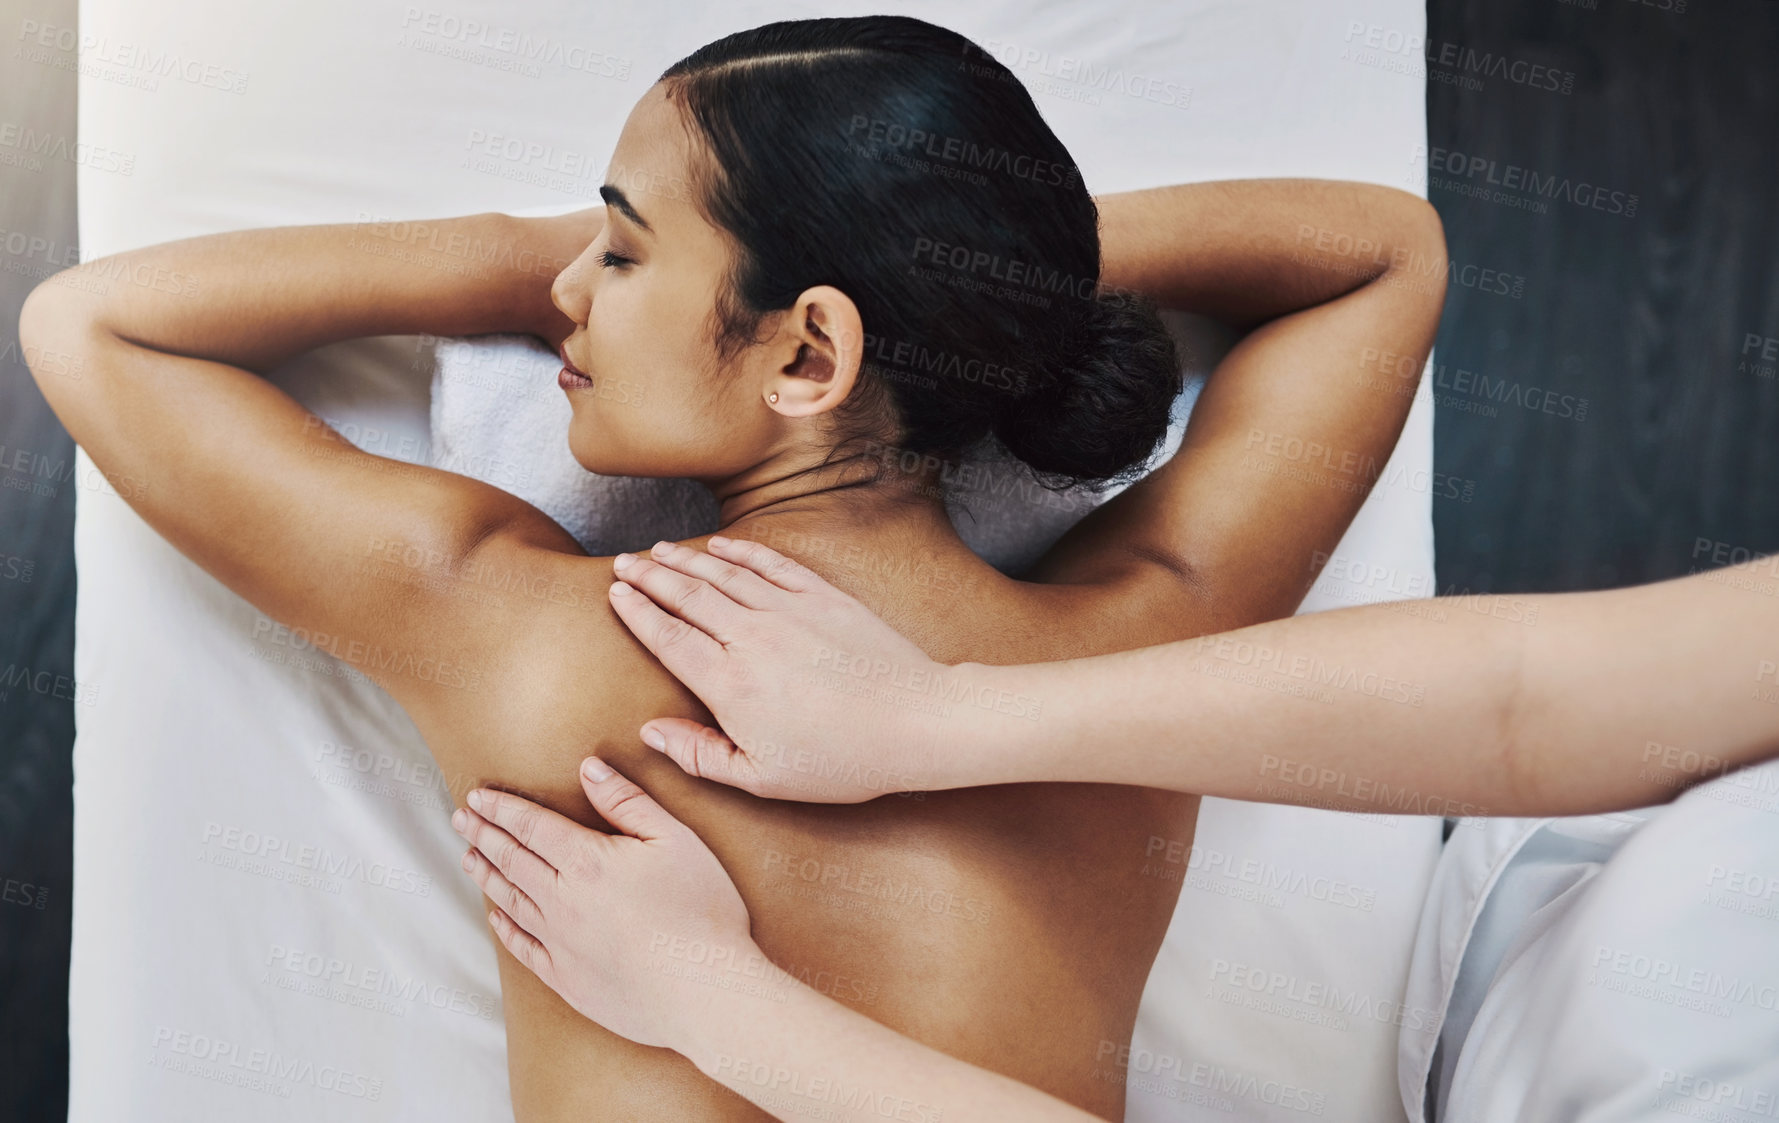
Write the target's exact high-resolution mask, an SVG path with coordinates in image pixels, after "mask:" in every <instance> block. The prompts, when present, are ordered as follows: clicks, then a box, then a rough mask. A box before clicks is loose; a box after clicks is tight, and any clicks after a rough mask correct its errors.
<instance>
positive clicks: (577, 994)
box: [451, 757, 763, 1048]
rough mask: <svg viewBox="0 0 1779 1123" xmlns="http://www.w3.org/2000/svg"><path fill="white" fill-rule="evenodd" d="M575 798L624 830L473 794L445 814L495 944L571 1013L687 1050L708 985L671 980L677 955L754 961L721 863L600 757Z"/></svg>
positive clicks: (503, 796)
mask: <svg viewBox="0 0 1779 1123" xmlns="http://www.w3.org/2000/svg"><path fill="white" fill-rule="evenodd" d="M581 787H582V788H583V789H585V791H586V793H587V798H588V799H589V800H590V801H592V804H593V807H594V810H596V811H598V812H599V814H600V815H601V816H603V817H604V819H605V821H606V822H608V823H610V824H611V825H612V826H613V827H614V828H616V829H617V830H618V831H621V832H622V833H620V834H610V835H608V834H601V833H600V832H598V831H595V830H590V829H588V828H587V827H583V826H581V825H580V824H579V823H577V822H575V821H574V820H572V819H569V818H567V817H565V816H562V815H558V814H556V813H555V812H554V811H551V810H549V809H548V808H544V807H539V806H538V805H537V804H535V803H532V802H531V801H529V800H527V799H523V798H521V797H519V796H516V795H512V794H510V793H507V792H496V791H489V790H487V789H478V790H476V791H473V792H470V793H469V800H468V802H469V805H470V807H469V809H468V810H464V809H461V808H460V809H459V810H458V811H457V812H456V814H454V815H453V816H452V817H451V825H452V826H453V827H455V828H456V829H457V832H458V833H459V834H461V835H463V836H464V837H465V838H466V839H468V840H469V841H470V843H471V844H472V846H473V849H471V850H470V851H469V852H468V853H466V854H465V855H464V858H463V868H464V869H465V870H466V871H468V873H469V874H470V876H471V877H473V878H475V881H476V884H477V885H480V886H481V887H482V891H483V892H484V893H486V894H487V895H488V899H489V900H491V901H493V902H494V903H495V905H497V906H498V907H497V908H496V909H495V910H494V911H493V912H491V913H490V914H489V921H490V923H492V924H493V925H494V930H495V932H496V934H498V935H499V937H500V942H501V943H502V944H505V945H506V949H507V950H508V951H510V952H512V953H513V957H514V958H515V959H517V960H518V961H519V962H520V963H521V964H523V965H524V966H526V967H528V968H530V969H531V970H532V972H533V973H535V974H536V975H537V977H538V978H539V979H541V980H542V981H543V982H544V984H545V985H546V986H548V987H549V988H550V989H551V990H554V991H555V992H556V993H557V994H560V995H561V996H562V997H563V998H564V999H566V1000H567V1002H568V1004H569V1005H570V1006H573V1007H574V1008H575V1009H576V1010H578V1011H579V1012H580V1013H582V1014H583V1015H585V1016H586V1017H588V1018H591V1019H592V1020H593V1021H595V1022H598V1023H599V1024H600V1025H603V1026H605V1027H606V1028H607V1029H609V1030H611V1031H612V1032H613V1033H617V1034H621V1035H622V1036H624V1037H628V1038H630V1039H631V1040H632V1041H637V1042H641V1043H642V1044H644V1045H659V1046H666V1047H668V1048H676V1047H683V1044H684V1042H685V1041H686V1040H687V1039H688V1038H689V1036H690V1035H691V1033H692V1031H693V1026H694V1025H695V1024H696V1022H697V1020H698V1018H699V1017H700V1015H701V1011H702V1009H703V1007H704V1006H705V1005H707V1004H708V1003H709V1001H710V1000H711V997H712V994H713V991H714V988H712V987H709V986H706V985H702V984H700V983H697V982H694V981H692V980H690V979H688V978H687V977H685V974H684V973H682V972H678V971H675V970H673V967H674V966H675V962H676V961H675V960H674V958H673V956H674V954H675V952H674V950H673V949H676V948H677V949H684V948H689V947H697V948H699V949H700V961H703V962H709V961H711V958H712V957H718V958H719V959H720V957H723V956H727V957H732V958H733V960H734V961H736V962H741V961H745V960H746V959H747V958H748V957H750V956H759V955H760V953H759V951H758V949H757V948H756V947H755V946H754V943H753V939H752V937H751V936H750V935H749V927H748V916H747V907H746V906H745V905H743V904H742V903H741V897H740V895H739V894H738V893H736V891H735V883H734V882H732V881H730V880H729V875H728V873H727V872H725V871H724V869H723V867H722V865H721V864H719V863H718V862H717V859H716V856H715V855H714V854H712V853H711V852H710V850H709V849H708V848H707V847H706V846H705V845H704V843H703V842H702V841H700V840H699V838H698V836H697V835H695V834H693V833H692V831H691V830H690V828H688V827H686V826H685V825H684V824H682V823H681V822H680V821H679V820H677V819H675V818H674V817H673V816H671V815H669V814H668V813H667V812H666V811H664V810H663V809H662V808H661V805H660V804H658V803H656V802H655V801H654V800H653V799H651V798H650V797H649V795H648V794H647V793H646V792H644V791H643V790H642V789H641V788H639V787H637V786H636V785H635V784H633V783H631V782H630V781H628V780H626V779H625V778H624V777H622V776H620V775H618V774H617V773H615V772H613V771H612V770H611V768H610V767H609V766H607V765H606V764H604V763H603V762H601V761H600V760H599V759H598V758H596V757H589V758H587V760H586V761H585V762H583V764H582V765H581ZM614 901H618V902H622V907H619V908H613V907H611V906H612V902H614ZM681 958H682V959H683V958H684V956H682V957H681ZM761 961H762V962H763V957H761Z"/></svg>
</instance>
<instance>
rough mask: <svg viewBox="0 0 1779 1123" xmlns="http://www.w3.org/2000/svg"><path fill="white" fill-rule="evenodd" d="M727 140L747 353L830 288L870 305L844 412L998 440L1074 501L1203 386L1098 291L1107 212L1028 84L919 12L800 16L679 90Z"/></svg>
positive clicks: (1127, 304)
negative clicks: (776, 316)
mask: <svg viewBox="0 0 1779 1123" xmlns="http://www.w3.org/2000/svg"><path fill="white" fill-rule="evenodd" d="M661 81H662V82H664V83H666V84H667V91H666V92H667V95H668V97H669V98H670V99H676V100H678V101H679V102H680V105H681V108H682V111H683V112H684V113H685V115H686V117H687V119H688V121H689V122H690V123H691V124H694V125H695V126H696V129H697V131H698V133H700V134H702V138H703V140H704V141H705V143H706V144H707V145H708V148H709V151H710V154H711V157H712V159H711V160H710V161H708V163H709V164H711V165H714V166H709V167H706V166H704V164H705V163H706V162H699V163H698V164H697V165H696V166H695V193H696V194H697V195H698V199H697V200H696V202H697V205H698V206H700V207H701V208H702V210H703V211H704V213H705V214H706V216H707V217H708V218H709V219H710V220H711V222H712V223H713V224H714V225H716V226H717V227H718V228H720V229H723V230H725V231H727V232H728V233H729V234H730V235H731V236H732V237H733V239H734V241H735V243H736V244H737V245H738V247H739V252H738V253H737V260H736V265H735V268H734V271H733V274H732V276H731V277H730V278H729V283H728V285H727V286H726V287H727V290H728V291H726V292H723V293H722V294H721V295H720V296H719V300H718V306H717V328H716V336H717V346H718V352H719V354H722V355H732V354H733V353H734V352H736V351H737V350H739V349H740V348H741V347H742V346H744V345H745V344H746V343H747V342H748V341H750V340H751V339H752V338H753V337H754V333H755V332H756V331H757V329H758V327H759V323H760V321H761V319H762V318H763V317H764V315H765V314H766V313H768V312H771V311H778V310H783V309H785V308H788V307H790V306H791V304H792V302H793V301H795V300H796V298H797V296H798V295H799V294H800V293H802V292H803V291H804V290H805V289H807V288H809V287H811V286H813V285H821V284H826V285H832V286H834V287H835V288H838V289H839V290H840V291H842V292H844V293H846V294H847V295H848V296H849V297H851V298H852V300H853V301H854V303H855V304H856V305H857V307H858V309H859V315H860V318H861V320H862V322H863V325H864V330H865V333H866V338H865V341H864V343H865V352H866V354H865V360H866V368H867V369H866V370H865V371H864V372H863V376H862V377H861V378H860V383H859V387H858V389H857V390H855V392H854V393H853V394H852V395H851V396H850V397H849V399H848V402H847V404H846V406H845V407H843V408H844V410H845V411H846V412H844V413H842V414H841V415H840V416H842V417H843V418H859V419H867V418H868V419H870V420H871V421H872V423H874V424H876V425H879V426H881V425H882V424H884V423H885V422H889V423H893V424H894V425H895V426H896V427H897V428H898V430H899V432H898V435H897V436H896V438H895V439H896V442H897V445H898V447H899V448H900V449H902V450H906V451H909V452H916V453H922V454H935V455H938V456H943V457H952V456H961V455H963V454H965V453H966V452H968V451H969V450H971V449H973V448H976V447H977V446H978V445H980V444H981V443H982V442H983V441H985V440H986V439H987V438H990V437H991V436H992V437H993V438H994V439H996V440H998V441H999V442H1000V444H1001V445H1003V446H1004V447H1005V448H1006V450H1007V451H1008V452H1010V453H1011V454H1012V455H1014V456H1015V457H1017V458H1019V459H1020V460H1022V461H1024V462H1025V463H1026V464H1027V465H1029V466H1030V467H1031V468H1033V469H1034V470H1035V471H1036V473H1037V474H1038V476H1039V478H1040V480H1041V481H1043V482H1044V483H1046V484H1047V485H1049V486H1052V487H1060V486H1065V485H1069V484H1075V483H1085V484H1098V483H1104V482H1109V481H1112V480H1121V479H1127V478H1129V477H1131V476H1133V475H1135V474H1137V472H1138V471H1139V470H1140V469H1141V467H1142V466H1143V465H1145V464H1146V462H1147V461H1148V459H1149V458H1150V457H1151V456H1152V455H1153V454H1154V452H1155V450H1156V448H1157V446H1158V445H1159V444H1160V442H1161V440H1162V438H1163V437H1164V436H1165V435H1166V433H1167V427H1168V419H1169V413H1170V410H1171V407H1172V404H1173V401H1174V398H1175V396H1176V395H1177V394H1178V393H1179V391H1180V388H1181V375H1180V366H1179V361H1178V358H1177V356H1176V354H1175V349H1174V343H1173V338H1172V337H1171V336H1169V335H1168V333H1167V331H1166V329H1165V328H1163V327H1162V325H1161V322H1160V320H1158V319H1157V318H1156V316H1155V311H1154V307H1153V305H1152V304H1151V303H1150V302H1149V301H1147V300H1146V299H1143V298H1142V297H1139V296H1136V295H1134V294H1130V293H1099V292H1098V291H1097V285H1098V281H1099V275H1100V253H1099V211H1098V208H1097V207H1095V205H1094V202H1093V197H1092V196H1091V195H1090V194H1089V193H1088V191H1087V187H1086V185H1085V184H1083V183H1082V182H1081V176H1080V173H1079V171H1078V170H1077V169H1076V167H1075V165H1074V163H1073V161H1072V160H1071V159H1070V157H1069V153H1068V150H1067V149H1065V148H1064V147H1063V145H1062V142H1061V141H1060V140H1058V139H1057V138H1056V134H1055V133H1053V132H1051V130H1050V127H1049V126H1048V125H1047V124H1046V123H1045V122H1044V119H1043V116H1042V115H1041V114H1040V113H1039V112H1038V107H1037V106H1036V105H1035V104H1034V103H1033V102H1032V98H1031V95H1030V94H1029V93H1028V92H1027V91H1026V88H1025V86H1024V85H1023V84H1021V83H1020V81H1019V80H1018V79H1017V78H1015V77H1014V75H1013V73H1012V72H1011V71H1010V70H1008V69H1007V68H1006V67H1005V66H1004V65H1002V64H1001V63H1000V62H999V61H998V60H996V59H995V58H994V57H993V56H992V55H990V54H988V53H987V52H985V51H983V50H982V49H981V48H980V47H978V46H976V45H975V44H974V43H972V42H971V41H970V40H969V39H966V38H965V37H964V36H962V35H959V34H957V33H956V32H953V31H949V30H946V29H945V28H942V27H938V26H936V25H934V24H931V23H927V22H925V21H924V20H919V19H913V18H910V17H906V16H858V17H850V18H829V19H808V20H790V21H785V22H779V23H770V24H766V25H764V26H762V27H756V28H753V29H751V30H748V31H742V32H738V33H736V34H734V35H729V36H726V37H724V38H722V39H719V40H717V41H716V42H714V43H710V44H708V45H707V46H704V47H701V48H699V49H698V50H697V51H694V52H693V53H692V54H690V55H688V56H686V57H685V58H684V59H682V60H680V61H679V62H677V63H675V64H674V65H673V66H671V67H669V68H668V69H667V71H666V72H665V73H663V74H662V75H661Z"/></svg>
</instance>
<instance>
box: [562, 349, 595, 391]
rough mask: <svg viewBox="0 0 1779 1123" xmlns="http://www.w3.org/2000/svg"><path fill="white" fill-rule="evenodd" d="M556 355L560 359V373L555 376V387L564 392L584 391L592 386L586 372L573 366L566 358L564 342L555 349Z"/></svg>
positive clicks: (591, 381)
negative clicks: (560, 388)
mask: <svg viewBox="0 0 1779 1123" xmlns="http://www.w3.org/2000/svg"><path fill="white" fill-rule="evenodd" d="M556 354H557V355H558V356H559V357H560V358H561V359H562V372H561V373H560V374H558V375H557V376H556V385H558V386H560V387H562V388H563V389H564V390H585V389H587V388H588V387H589V386H592V385H593V380H592V379H591V378H589V377H588V376H587V372H586V371H584V370H582V369H581V368H580V367H577V366H575V365H574V360H573V359H570V358H569V357H568V344H567V343H566V342H565V343H563V344H562V345H561V346H559V347H557V348H556Z"/></svg>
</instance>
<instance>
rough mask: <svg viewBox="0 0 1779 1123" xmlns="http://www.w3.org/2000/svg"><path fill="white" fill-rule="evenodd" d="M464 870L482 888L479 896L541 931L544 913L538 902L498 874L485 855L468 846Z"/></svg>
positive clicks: (530, 928)
mask: <svg viewBox="0 0 1779 1123" xmlns="http://www.w3.org/2000/svg"><path fill="white" fill-rule="evenodd" d="M463 869H464V872H466V873H468V874H469V875H470V877H471V878H473V879H474V880H475V883H476V884H477V885H479V886H481V887H482V895H483V896H485V897H487V898H488V899H489V900H490V901H493V902H494V903H495V904H497V905H499V906H500V908H501V911H502V912H504V913H506V914H507V915H508V916H510V917H512V918H513V919H514V920H516V921H518V923H519V926H520V927H521V928H524V929H525V930H526V931H527V932H533V933H536V932H542V931H543V930H544V913H543V910H542V909H540V908H538V907H537V902H536V901H533V900H532V899H531V898H530V897H528V896H526V895H525V894H524V892H522V891H521V890H520V889H519V888H518V887H517V886H516V885H514V884H513V883H512V882H510V881H508V880H507V879H506V878H504V877H502V876H501V873H500V871H499V870H498V869H496V868H495V866H494V863H493V862H491V861H489V860H488V855H486V854H484V853H482V852H481V851H480V850H476V849H474V848H471V849H470V850H468V851H466V852H465V853H464V855H463Z"/></svg>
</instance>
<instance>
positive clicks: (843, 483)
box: [707, 453, 957, 538]
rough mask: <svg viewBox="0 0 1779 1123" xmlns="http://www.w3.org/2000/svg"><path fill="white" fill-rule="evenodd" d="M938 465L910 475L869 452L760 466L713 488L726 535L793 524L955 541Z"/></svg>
mask: <svg viewBox="0 0 1779 1123" xmlns="http://www.w3.org/2000/svg"><path fill="white" fill-rule="evenodd" d="M938 464H939V461H938V460H937V459H932V458H929V459H928V460H927V461H926V463H924V464H923V467H922V469H921V470H918V471H914V472H909V471H904V470H902V468H900V467H899V466H895V465H893V464H886V463H885V462H884V460H883V459H882V458H879V457H875V456H872V455H870V454H869V453H866V454H862V455H858V456H852V457H848V458H845V459H841V460H838V461H835V462H833V463H827V464H822V463H812V464H796V463H788V464H787V463H780V464H776V465H761V466H759V467H757V468H755V469H752V470H750V471H748V472H746V473H742V474H741V475H739V476H734V477H731V478H729V479H726V480H722V481H714V482H709V483H707V486H708V487H709V488H710V490H711V493H712V494H713V495H715V496H716V499H717V502H718V503H719V504H720V520H719V524H720V525H721V526H722V527H723V529H725V530H730V529H732V528H735V527H738V526H742V525H745V526H756V525H760V524H767V525H774V526H788V525H792V524H794V525H796V526H797V527H799V528H810V527H813V526H819V527H821V528H822V529H823V530H825V531H827V532H832V533H846V532H849V531H864V530H872V531H881V530H885V529H890V528H894V529H895V530H896V531H897V532H899V533H908V532H911V531H921V532H928V533H940V534H943V535H944V536H947V537H951V538H955V537H956V534H957V532H956V530H955V529H954V528H953V527H952V523H951V516H950V515H949V514H948V513H947V512H946V509H945V502H944V493H943V491H942V489H941V487H940V485H939V471H938V468H937V465H938Z"/></svg>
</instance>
